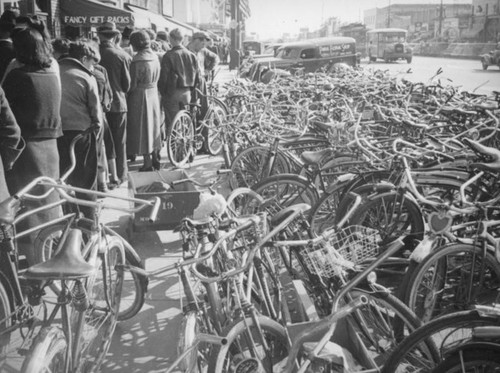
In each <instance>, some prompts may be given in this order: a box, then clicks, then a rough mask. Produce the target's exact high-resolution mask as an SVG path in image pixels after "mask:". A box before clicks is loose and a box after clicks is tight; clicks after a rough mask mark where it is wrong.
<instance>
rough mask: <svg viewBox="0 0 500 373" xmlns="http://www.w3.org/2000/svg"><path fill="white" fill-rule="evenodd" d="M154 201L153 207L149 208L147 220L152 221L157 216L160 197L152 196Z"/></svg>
mask: <svg viewBox="0 0 500 373" xmlns="http://www.w3.org/2000/svg"><path fill="white" fill-rule="evenodd" d="M152 200H153V201H154V204H153V208H152V209H151V213H150V214H149V222H150V223H154V222H155V221H156V217H157V216H158V211H160V206H161V199H160V197H154V198H153V199H152Z"/></svg>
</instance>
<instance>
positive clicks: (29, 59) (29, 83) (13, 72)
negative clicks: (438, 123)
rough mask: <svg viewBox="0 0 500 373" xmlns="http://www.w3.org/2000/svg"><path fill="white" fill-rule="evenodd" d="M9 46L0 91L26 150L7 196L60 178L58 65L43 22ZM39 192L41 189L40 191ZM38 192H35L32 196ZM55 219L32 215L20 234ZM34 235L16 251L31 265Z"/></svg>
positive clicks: (54, 213)
mask: <svg viewBox="0 0 500 373" xmlns="http://www.w3.org/2000/svg"><path fill="white" fill-rule="evenodd" d="M12 42H13V45H14V50H15V52H16V59H15V60H14V61H13V63H11V64H10V65H9V67H10V70H8V72H7V73H6V75H5V79H4V82H3V89H4V91H5V96H6V98H7V101H8V102H9V105H10V108H11V109H12V112H13V114H14V116H15V118H16V120H17V123H18V125H19V127H20V128H21V135H22V137H23V138H24V140H25V142H26V147H25V149H24V151H23V152H22V153H21V155H20V157H19V159H18V160H17V162H16V163H15V164H14V166H13V167H12V170H10V171H8V172H7V173H6V179H7V185H8V187H9V191H10V193H11V194H13V193H16V192H17V191H19V190H20V189H21V188H23V187H24V186H25V185H26V184H28V183H29V182H30V181H32V180H33V179H34V178H36V177H38V176H49V177H52V178H54V179H57V178H59V152H58V150H57V138H58V137H60V136H61V135H62V128H61V117H60V113H59V109H60V107H61V83H60V79H59V74H58V70H56V69H54V67H53V65H54V64H55V65H57V63H56V62H54V61H55V60H54V59H53V58H52V46H51V42H50V37H49V36H48V33H47V31H46V29H45V25H44V23H43V22H42V21H37V20H29V21H28V22H27V24H26V25H25V26H24V27H19V28H17V27H16V28H15V29H14V30H13V32H12ZM39 189H40V191H39V192H40V193H43V192H44V191H45V190H46V188H44V187H40V188H39ZM37 193H38V191H37ZM57 200H58V196H57V193H55V192H54V193H52V194H51V196H50V197H49V198H47V199H45V200H43V201H31V202H26V204H27V207H28V208H31V209H33V208H36V207H39V206H41V205H45V204H46V203H48V202H49V203H50V202H54V201H57ZM59 214H60V210H59V209H52V210H48V211H45V212H43V213H38V214H36V215H33V216H31V217H30V218H29V219H27V220H26V221H25V225H23V226H21V227H18V228H19V229H21V230H22V229H24V228H28V227H33V226H36V225H39V224H40V223H42V222H47V221H50V220H52V219H54V218H56V217H58V216H59ZM34 238H35V237H34V236H32V237H28V238H26V239H20V241H19V248H20V250H21V251H24V253H25V254H26V255H27V259H28V261H29V262H30V263H31V264H32V263H34V253H33V245H32V242H33V240H34Z"/></svg>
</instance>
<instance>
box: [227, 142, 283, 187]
mask: <svg viewBox="0 0 500 373" xmlns="http://www.w3.org/2000/svg"><path fill="white" fill-rule="evenodd" d="M270 156H271V149H270V148H269V147H264V146H252V147H250V148H247V149H245V150H243V151H242V152H241V153H239V154H238V155H237V156H236V157H235V158H234V160H233V162H232V163H231V171H232V173H233V175H234V178H235V179H236V182H237V184H238V186H239V187H248V188H250V187H252V186H253V185H255V184H256V183H258V182H259V181H261V180H263V179H264V178H265V177H266V176H271V175H275V174H286V173H288V172H290V165H289V164H288V160H287V159H286V157H285V156H284V155H283V153H281V152H277V153H276V157H275V159H274V165H273V167H272V169H269V164H268V163H269V157H270ZM267 173H269V175H266V174H267Z"/></svg>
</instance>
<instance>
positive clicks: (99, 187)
mask: <svg viewBox="0 0 500 373" xmlns="http://www.w3.org/2000/svg"><path fill="white" fill-rule="evenodd" d="M97 190H98V191H99V192H102V193H109V189H108V186H107V185H106V183H98V184H97Z"/></svg>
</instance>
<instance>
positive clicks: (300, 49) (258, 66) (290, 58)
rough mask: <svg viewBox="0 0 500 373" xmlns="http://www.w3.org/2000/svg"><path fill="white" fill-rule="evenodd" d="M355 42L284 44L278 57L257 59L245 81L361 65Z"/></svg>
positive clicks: (334, 40)
mask: <svg viewBox="0 0 500 373" xmlns="http://www.w3.org/2000/svg"><path fill="white" fill-rule="evenodd" d="M359 59H360V55H359V53H356V41H355V40H354V39H353V38H348V37H342V36H338V37H328V38H317V39H308V40H301V41H297V42H293V43H285V44H283V45H282V46H280V47H279V48H278V50H277V54H276V57H267V58H257V59H255V60H254V61H253V64H252V66H251V67H250V69H249V70H248V71H247V74H246V77H247V78H249V79H251V80H255V81H260V80H261V76H262V74H264V73H265V72H267V71H269V70H281V71H282V70H286V71H289V72H292V73H294V72H296V71H298V70H301V71H304V72H306V73H308V72H314V71H317V70H319V69H321V68H324V67H328V66H333V65H334V64H336V63H346V64H348V65H350V66H356V65H357V64H359Z"/></svg>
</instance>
